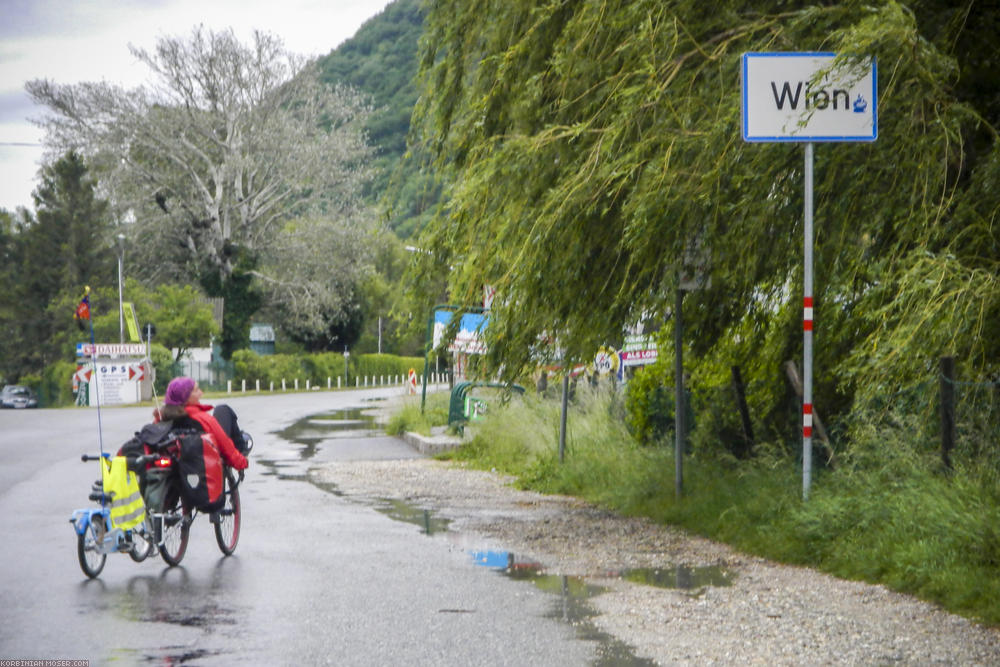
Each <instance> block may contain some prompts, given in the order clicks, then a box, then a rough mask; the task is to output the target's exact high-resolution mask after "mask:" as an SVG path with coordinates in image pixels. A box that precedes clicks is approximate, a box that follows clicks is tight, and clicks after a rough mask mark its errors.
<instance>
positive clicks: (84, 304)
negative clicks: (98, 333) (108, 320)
mask: <svg viewBox="0 0 1000 667" xmlns="http://www.w3.org/2000/svg"><path fill="white" fill-rule="evenodd" d="M73 319H74V320H76V323H77V324H78V325H79V326H80V328H81V329H83V321H84V320H87V324H89V325H90V360H91V361H92V362H93V364H94V375H93V378H94V403H95V404H96V405H97V442H98V444H99V445H100V448H101V458H102V459H103V458H104V429H103V426H102V425H101V391H100V389H101V383H100V382H97V346H96V345H95V344H94V321H93V320H92V319H91V318H90V286H89V285H88V286H86V287H84V288H83V298H82V299H80V303H79V304H78V305H77V307H76V312H74V313H73Z"/></svg>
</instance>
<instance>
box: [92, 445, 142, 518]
mask: <svg viewBox="0 0 1000 667" xmlns="http://www.w3.org/2000/svg"><path fill="white" fill-rule="evenodd" d="M101 464H102V465H101V484H102V486H103V488H104V495H106V496H110V497H111V527H112V528H121V529H122V530H128V529H129V528H134V527H135V526H138V525H139V524H140V523H142V521H143V519H145V518H146V506H145V505H144V504H143V502H142V494H141V493H139V478H138V477H137V476H136V474H135V473H134V472H132V471H130V470H129V469H128V464H127V462H126V460H125V457H124V456H116V457H114V458H113V459H111V460H110V461H109V460H108V459H105V458H102V459H101ZM112 494H114V495H112Z"/></svg>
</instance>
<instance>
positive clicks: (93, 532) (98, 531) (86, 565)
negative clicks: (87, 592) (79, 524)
mask: <svg viewBox="0 0 1000 667" xmlns="http://www.w3.org/2000/svg"><path fill="white" fill-rule="evenodd" d="M101 520H102V519H101V518H98V521H101ZM103 539H104V530H103V526H99V525H98V524H97V523H94V522H93V521H92V522H91V523H90V525H89V526H87V530H86V531H84V533H83V535H77V536H76V555H77V558H79V559H80V569H81V570H83V573H84V574H85V575H87V576H88V577H90V578H91V579H95V578H97V575H99V574H100V573H101V570H103V569H104V562H105V561H106V560H107V559H108V555H107V554H104V553H101V552H100V551H98V547H99V546H100V544H101V541H102V540H103Z"/></svg>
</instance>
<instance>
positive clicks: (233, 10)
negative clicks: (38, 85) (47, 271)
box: [0, 0, 390, 211]
mask: <svg viewBox="0 0 1000 667" xmlns="http://www.w3.org/2000/svg"><path fill="white" fill-rule="evenodd" d="M389 2H390V0H0V208H6V209H7V210H9V211H13V210H14V209H15V208H17V207H18V206H26V207H28V208H31V209H33V208H34V205H33V204H32V201H31V191H32V190H33V189H34V188H35V186H36V185H37V183H36V179H35V174H36V172H37V171H38V168H39V161H40V160H41V155H42V148H41V146H40V144H41V141H42V132H41V130H40V129H38V128H37V127H35V126H34V125H32V124H31V123H30V122H29V121H28V120H27V119H28V118H32V117H37V116H39V115H40V113H41V110H40V109H38V108H36V107H34V106H33V105H32V103H31V100H30V99H29V98H28V96H27V94H26V93H25V92H24V84H25V82H27V81H30V80H31V79H51V80H53V81H55V82H56V83H61V84H66V83H78V82H81V81H101V80H105V81H109V82H112V83H119V84H122V85H125V86H129V87H131V86H138V85H140V84H142V83H143V82H144V77H145V76H146V75H147V73H148V72H147V70H146V69H145V67H143V66H141V65H139V64H137V63H136V61H135V59H134V58H133V57H132V55H131V54H130V53H129V49H128V45H129V44H133V45H135V46H137V47H140V48H146V49H149V50H152V48H153V46H154V45H155V43H156V39H157V38H158V37H162V36H186V35H189V34H190V33H191V30H192V28H193V27H194V26H196V25H198V24H203V25H205V27H206V28H211V29H213V30H221V29H225V28H229V27H231V28H233V30H234V31H235V32H236V35H237V36H238V37H239V38H240V40H241V41H244V42H246V41H248V40H249V38H250V34H251V32H252V31H253V30H254V29H255V28H256V29H260V30H263V31H267V32H270V33H273V34H276V35H278V36H279V37H281V38H282V39H283V40H284V42H285V47H286V48H287V49H288V50H289V51H292V52H294V53H299V54H304V55H316V56H318V55H324V54H326V53H329V52H330V51H331V50H333V49H335V48H336V47H337V46H339V45H340V44H341V43H342V42H343V41H344V40H346V39H348V38H349V37H351V36H353V35H354V33H356V32H357V30H358V28H359V27H361V24H362V23H364V22H365V21H367V20H368V19H369V18H371V17H372V16H375V15H376V14H378V13H380V12H381V11H382V10H383V9H384V8H385V6H386V5H388V4H389Z"/></svg>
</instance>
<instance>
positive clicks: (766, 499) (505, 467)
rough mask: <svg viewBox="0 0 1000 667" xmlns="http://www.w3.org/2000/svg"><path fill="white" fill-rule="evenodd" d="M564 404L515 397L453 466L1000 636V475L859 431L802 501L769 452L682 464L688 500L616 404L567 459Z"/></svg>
mask: <svg viewBox="0 0 1000 667" xmlns="http://www.w3.org/2000/svg"><path fill="white" fill-rule="evenodd" d="M559 409H560V408H559V403H558V401H545V400H540V399H538V398H535V397H531V396H529V397H525V398H515V399H514V400H512V401H511V402H510V403H509V404H508V405H507V406H505V407H501V406H498V407H497V408H495V409H494V408H493V407H492V406H491V412H490V414H489V415H488V416H487V418H486V420H485V421H484V422H482V423H481V424H480V425H478V426H477V428H476V435H475V437H474V438H473V439H472V440H471V441H470V442H469V443H467V444H465V445H463V447H462V448H461V449H459V450H457V451H456V452H454V453H452V454H451V455H450V456H451V457H452V458H456V459H461V460H464V461H467V462H469V463H470V464H472V465H473V466H476V467H482V468H496V469H498V470H501V471H503V472H504V473H507V474H512V475H515V476H516V477H517V478H518V480H519V482H518V483H519V484H520V485H521V486H522V487H525V488H532V489H535V490H539V491H543V492H547V493H562V494H570V495H575V496H578V497H581V498H584V499H587V500H589V501H591V502H594V503H596V504H598V505H601V506H603V507H606V508H609V509H613V510H616V511H618V512H621V513H623V514H625V515H632V516H647V517H650V518H652V519H653V520H656V521H658V522H662V523H666V524H672V525H677V526H680V527H682V528H684V529H686V530H688V531H689V532H692V533H696V534H699V535H703V536H706V537H709V538H711V539H715V540H718V541H722V542H726V543H728V544H731V545H733V546H734V547H736V548H737V549H739V550H742V551H744V552H747V553H752V554H756V555H760V556H763V557H767V558H770V559H774V560H778V561H782V562H786V563H794V564H800V565H806V566H810V567H814V568H817V569H820V570H823V571H826V572H829V573H831V574H834V575H836V576H839V577H844V578H849V579H858V580H864V581H869V582H873V583H881V584H884V585H886V586H888V587H890V588H893V589H895V590H897V591H901V592H904V593H910V594H913V595H916V596H919V597H921V598H923V599H925V600H929V601H931V602H934V603H937V604H939V605H941V606H942V607H944V608H945V609H948V610H950V611H953V612H956V613H960V614H963V615H965V616H968V617H971V618H974V619H977V620H980V621H982V622H985V623H987V624H991V625H994V626H1000V478H998V475H997V474H996V472H995V471H996V469H997V468H996V467H995V466H990V465H987V466H982V467H976V468H973V467H965V468H958V469H956V470H954V471H952V472H950V473H947V474H946V473H945V472H943V471H941V470H940V469H939V468H938V466H937V464H936V459H935V458H934V456H932V455H930V454H927V453H924V452H921V451H919V450H918V449H916V448H915V447H914V446H913V443H911V442H909V441H908V438H907V431H906V430H905V429H899V430H887V429H886V428H871V429H867V430H865V429H863V428H861V429H856V432H855V433H854V434H852V435H853V437H854V438H855V440H854V442H853V443H852V448H851V450H850V451H849V452H847V453H846V454H845V456H844V457H843V459H844V460H842V461H840V462H839V463H838V466H837V467H836V468H835V469H833V470H818V471H817V472H816V473H815V474H814V480H813V484H812V490H811V493H810V498H809V500H808V501H805V502H804V501H803V500H802V487H801V468H800V464H799V463H798V462H796V461H793V460H787V459H784V458H781V457H779V456H769V455H762V456H758V457H757V458H755V459H753V460H751V461H737V460H736V459H733V458H729V457H727V456H726V455H724V454H720V453H719V451H720V449H719V448H715V451H713V452H702V451H694V452H692V453H691V454H690V455H687V456H686V457H685V462H684V472H685V475H684V495H683V497H682V498H681V499H680V500H678V499H677V497H676V494H675V487H674V459H673V451H672V448H671V447H670V446H669V445H667V444H660V445H655V446H641V445H638V444H636V443H635V441H634V440H633V439H632V438H631V437H629V435H628V432H627V430H626V428H625V426H624V424H623V418H622V410H621V407H620V399H619V398H617V397H615V396H614V395H613V394H606V393H591V392H589V391H586V390H584V391H581V392H580V393H579V394H578V396H577V398H576V400H575V401H574V402H573V404H572V406H571V409H570V413H569V423H568V429H567V431H568V436H567V448H566V455H565V461H564V462H563V463H560V462H559V457H558V438H559Z"/></svg>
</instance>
